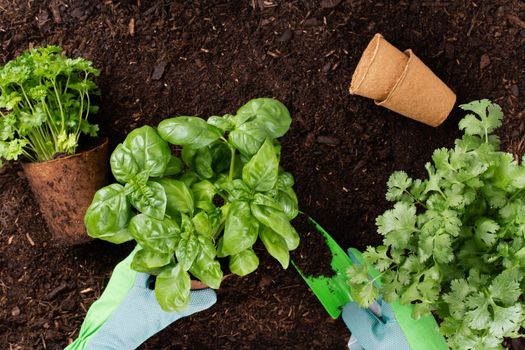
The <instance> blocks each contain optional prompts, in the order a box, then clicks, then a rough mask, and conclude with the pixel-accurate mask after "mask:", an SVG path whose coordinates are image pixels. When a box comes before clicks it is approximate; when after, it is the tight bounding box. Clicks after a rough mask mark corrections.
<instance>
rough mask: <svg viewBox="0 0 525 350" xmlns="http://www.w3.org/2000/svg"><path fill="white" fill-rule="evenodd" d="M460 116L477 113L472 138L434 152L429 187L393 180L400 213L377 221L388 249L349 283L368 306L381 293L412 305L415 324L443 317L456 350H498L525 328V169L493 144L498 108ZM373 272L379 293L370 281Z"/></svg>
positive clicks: (368, 255)
mask: <svg viewBox="0 0 525 350" xmlns="http://www.w3.org/2000/svg"><path fill="white" fill-rule="evenodd" d="M460 107H461V108H462V109H464V110H466V111H470V112H472V113H471V114H468V115H467V116H466V117H465V118H463V119H462V120H461V121H460V123H459V128H460V129H461V130H464V132H465V135H464V136H463V137H462V138H461V139H457V140H456V142H455V147H454V148H453V149H446V148H440V149H437V150H436V151H435V152H434V154H433V156H432V160H433V164H431V163H427V164H426V166H425V168H426V170H427V172H428V179H426V180H420V179H415V180H414V179H412V178H410V177H408V175H407V174H406V173H405V172H403V171H398V172H395V173H393V174H392V176H391V177H390V179H389V180H388V191H387V193H386V198H387V200H389V201H391V202H394V207H393V209H390V210H387V211H386V212H385V213H384V214H383V215H381V216H379V217H378V218H377V220H376V223H377V226H378V231H379V233H380V234H382V235H384V236H385V238H384V241H383V245H382V246H379V247H376V248H372V247H369V248H368V249H367V251H366V252H365V253H364V259H365V264H364V265H363V266H359V265H353V266H352V267H350V269H349V271H348V275H349V278H350V285H351V289H352V297H353V298H354V300H356V301H357V302H359V303H360V304H361V305H362V306H368V305H369V304H370V303H371V302H372V301H373V300H374V299H375V298H376V297H377V295H378V294H379V293H380V294H381V295H382V296H383V297H384V299H385V300H386V301H388V302H391V303H392V302H394V301H396V300H399V301H400V302H401V303H402V304H413V305H414V309H413V313H412V316H413V317H414V318H419V317H421V316H423V315H426V314H428V313H429V312H434V313H436V314H437V315H438V316H439V318H440V319H441V320H442V323H441V326H440V331H441V332H442V333H443V334H444V335H445V336H446V337H447V338H448V343H449V345H450V347H452V348H453V349H499V348H501V343H502V341H503V338H504V337H511V338H514V337H519V336H520V335H519V330H520V328H521V326H522V324H523V322H524V321H525V313H524V306H525V305H524V304H523V297H522V294H523V288H522V286H523V281H524V276H525V259H524V257H525V239H524V238H523V237H524V233H525V201H524V199H525V196H524V189H525V166H524V165H523V164H521V165H520V164H519V163H518V162H517V161H516V160H515V159H514V157H513V156H512V155H511V154H509V153H505V152H502V151H500V149H499V148H500V145H499V139H498V137H497V136H496V135H493V134H492V132H493V131H494V129H496V128H497V127H499V126H500V125H501V119H502V117H503V114H502V112H501V109H500V107H499V106H498V105H496V104H494V103H491V102H490V101H488V100H481V101H474V102H471V103H469V104H465V105H462V106H460ZM372 265H374V266H375V267H376V268H377V269H378V270H379V271H380V273H381V280H382V282H383V284H382V285H381V286H380V287H379V289H378V288H377V287H376V286H375V285H374V284H372V283H371V282H370V280H369V278H368V274H367V268H368V266H372Z"/></svg>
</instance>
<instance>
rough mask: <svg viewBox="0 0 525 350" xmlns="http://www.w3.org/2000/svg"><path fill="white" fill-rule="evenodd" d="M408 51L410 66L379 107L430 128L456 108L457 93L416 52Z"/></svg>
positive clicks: (441, 121) (379, 103)
mask: <svg viewBox="0 0 525 350" xmlns="http://www.w3.org/2000/svg"><path fill="white" fill-rule="evenodd" d="M405 52H406V54H407V56H408V63H407V65H406V67H405V70H404V71H403V74H402V75H401V77H400V78H399V80H398V82H397V83H396V85H395V86H394V88H393V89H392V91H391V92H390V93H389V94H388V96H387V97H386V99H384V100H383V101H376V104H377V105H379V106H383V107H386V108H388V109H390V110H392V111H394V112H397V113H399V114H401V115H404V116H405V117H409V118H411V119H415V120H417V121H420V122H422V123H425V124H427V125H430V126H438V125H440V124H441V123H443V121H444V120H445V119H446V118H447V116H448V115H449V114H450V111H451V110H452V108H453V107H454V104H455V102H456V94H454V92H452V90H450V88H449V87H448V86H447V85H446V84H445V83H443V82H442V81H441V79H439V78H438V77H437V76H436V75H435V74H434V73H433V72H432V71H431V70H430V68H428V67H427V66H426V65H425V64H424V63H423V62H422V61H421V60H420V59H419V58H418V57H417V56H416V55H415V54H414V53H413V52H412V50H410V49H409V50H406V51H405Z"/></svg>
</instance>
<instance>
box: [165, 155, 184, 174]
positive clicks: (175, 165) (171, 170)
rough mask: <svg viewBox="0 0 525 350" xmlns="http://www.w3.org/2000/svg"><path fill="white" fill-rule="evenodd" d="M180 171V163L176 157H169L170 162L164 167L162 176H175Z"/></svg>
mask: <svg viewBox="0 0 525 350" xmlns="http://www.w3.org/2000/svg"><path fill="white" fill-rule="evenodd" d="M181 171H182V161H181V160H180V158H178V157H175V156H171V158H170V161H169V162H168V166H167V167H166V171H165V172H164V176H172V175H176V174H178V173H180V172H181Z"/></svg>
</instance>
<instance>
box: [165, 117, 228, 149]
mask: <svg viewBox="0 0 525 350" xmlns="http://www.w3.org/2000/svg"><path fill="white" fill-rule="evenodd" d="M158 129H159V134H160V136H161V137H162V138H163V139H164V140H166V141H168V142H169V143H172V144H174V145H180V146H185V147H189V148H193V149H198V148H202V147H206V146H208V145H209V144H211V143H212V142H215V141H217V140H218V139H219V138H220V137H221V136H222V134H223V131H222V130H221V129H219V128H217V127H215V126H213V125H210V124H207V123H206V122H205V121H204V120H203V119H201V118H198V117H186V116H181V117H175V118H171V119H166V120H163V121H162V122H160V124H159V126H158Z"/></svg>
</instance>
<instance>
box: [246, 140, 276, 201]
mask: <svg viewBox="0 0 525 350" xmlns="http://www.w3.org/2000/svg"><path fill="white" fill-rule="evenodd" d="M278 172H279V160H278V159H277V157H276V156H275V151H274V149H273V144H272V142H271V141H270V140H269V139H267V140H266V141H265V142H264V144H263V145H262V147H261V148H260V149H259V151H258V152H257V153H256V154H255V155H254V156H253V158H252V159H250V161H249V162H248V163H246V165H245V166H244V168H243V169H242V180H243V181H244V182H245V183H246V184H247V185H248V186H249V187H250V188H252V189H254V190H256V191H259V192H265V191H269V190H271V189H272V188H274V187H275V184H276V182H277V175H278Z"/></svg>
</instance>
